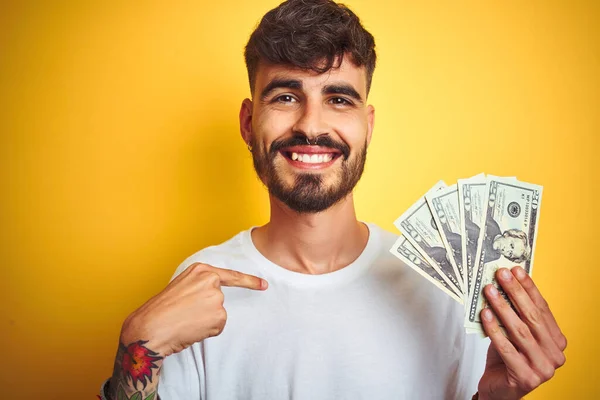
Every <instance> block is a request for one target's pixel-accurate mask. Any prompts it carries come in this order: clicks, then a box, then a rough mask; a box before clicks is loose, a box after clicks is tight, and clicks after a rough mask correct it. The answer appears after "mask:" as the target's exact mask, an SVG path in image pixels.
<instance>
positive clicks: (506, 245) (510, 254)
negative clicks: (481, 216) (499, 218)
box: [494, 236, 525, 259]
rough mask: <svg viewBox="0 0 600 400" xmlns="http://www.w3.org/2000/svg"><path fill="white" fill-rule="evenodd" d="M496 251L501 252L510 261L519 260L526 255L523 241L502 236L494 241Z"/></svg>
mask: <svg viewBox="0 0 600 400" xmlns="http://www.w3.org/2000/svg"><path fill="white" fill-rule="evenodd" d="M494 249H496V250H499V251H500V253H502V255H503V256H504V257H506V258H508V259H511V258H519V257H521V256H522V255H523V254H524V253H525V244H524V243H523V239H519V238H514V237H511V236H500V237H499V238H498V239H496V240H495V241H494Z"/></svg>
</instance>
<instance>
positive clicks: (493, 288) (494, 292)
mask: <svg viewBox="0 0 600 400" xmlns="http://www.w3.org/2000/svg"><path fill="white" fill-rule="evenodd" d="M488 293H489V294H490V296H493V297H496V296H498V289H496V286H494V285H490V288H489V289H488Z"/></svg>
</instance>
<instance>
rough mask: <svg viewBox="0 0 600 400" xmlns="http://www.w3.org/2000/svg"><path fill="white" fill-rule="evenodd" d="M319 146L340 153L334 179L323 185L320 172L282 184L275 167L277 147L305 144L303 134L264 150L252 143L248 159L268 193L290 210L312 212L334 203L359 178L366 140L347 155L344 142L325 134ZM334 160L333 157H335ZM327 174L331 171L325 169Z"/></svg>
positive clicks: (363, 162)
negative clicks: (250, 155)
mask: <svg viewBox="0 0 600 400" xmlns="http://www.w3.org/2000/svg"><path fill="white" fill-rule="evenodd" d="M317 139H318V143H319V145H320V146H325V147H329V148H332V149H337V150H339V151H340V152H341V153H342V155H341V156H340V157H339V158H340V159H341V165H340V167H339V169H338V170H337V171H336V172H335V174H336V177H335V178H334V182H333V183H332V184H330V185H329V187H326V186H325V184H324V182H323V181H324V179H323V176H322V174H320V173H296V174H295V175H296V176H295V177H294V183H293V184H292V185H291V186H289V185H287V184H286V183H285V181H284V179H283V177H282V176H281V175H282V171H280V170H278V169H277V167H276V166H275V159H276V157H277V156H278V155H279V156H280V157H282V155H281V154H280V153H279V150H280V149H282V148H285V147H290V146H296V145H303V144H306V138H304V137H303V136H294V137H292V138H289V139H285V140H284V139H280V140H276V141H274V142H273V143H272V144H271V148H270V149H269V151H268V152H267V151H266V150H265V149H263V148H261V147H260V146H259V144H258V143H256V142H254V141H253V143H252V160H253V163H254V169H255V171H256V173H257V175H258V177H259V179H260V180H261V181H262V182H263V183H264V184H265V186H266V187H267V189H268V190H269V193H270V194H272V195H273V196H275V197H276V198H277V199H279V200H280V201H281V202H283V203H284V204H285V205H287V206H288V207H289V208H290V209H292V210H294V211H296V212H298V213H301V214H314V213H318V212H321V211H324V210H327V209H328V208H330V207H331V206H333V205H335V204H337V203H338V202H340V201H341V200H342V199H344V198H345V197H346V196H348V194H350V193H351V192H352V190H353V189H354V187H355V186H356V184H357V183H358V181H359V180H360V178H361V176H362V174H363V171H364V168H365V162H366V160H367V142H366V140H365V144H364V146H363V147H362V149H360V150H359V151H358V153H357V154H356V155H355V156H354V157H351V154H350V148H349V147H348V145H347V144H345V143H342V142H337V141H334V140H333V139H331V138H330V137H329V136H324V137H319V138H317ZM336 162H337V160H336ZM329 173H330V174H331V172H329Z"/></svg>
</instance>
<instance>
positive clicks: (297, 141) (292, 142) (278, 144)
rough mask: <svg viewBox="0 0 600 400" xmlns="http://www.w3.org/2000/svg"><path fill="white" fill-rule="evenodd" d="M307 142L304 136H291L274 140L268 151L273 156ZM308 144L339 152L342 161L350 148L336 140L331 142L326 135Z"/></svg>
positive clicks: (348, 153) (346, 156) (347, 155)
mask: <svg viewBox="0 0 600 400" xmlns="http://www.w3.org/2000/svg"><path fill="white" fill-rule="evenodd" d="M308 141H309V139H307V137H306V136H299V135H296V136H293V137H291V138H287V139H276V140H274V141H273V143H271V148H270V149H269V153H271V154H272V155H274V154H275V153H277V152H278V151H280V150H281V149H284V148H286V147H291V146H302V145H306V144H307V143H308ZM310 144H311V145H318V146H323V147H328V148H330V149H336V150H339V151H340V153H342V155H343V156H344V160H346V159H348V157H349V156H350V146H348V145H347V144H346V143H344V142H338V141H336V140H333V139H332V138H331V137H330V136H328V135H323V136H317V137H316V138H315V139H314V141H312V143H310Z"/></svg>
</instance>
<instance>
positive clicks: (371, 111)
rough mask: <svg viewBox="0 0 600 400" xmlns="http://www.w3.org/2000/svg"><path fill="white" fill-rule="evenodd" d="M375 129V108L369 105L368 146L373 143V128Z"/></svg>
mask: <svg viewBox="0 0 600 400" xmlns="http://www.w3.org/2000/svg"><path fill="white" fill-rule="evenodd" d="M374 127H375V107H373V106H372V105H369V106H368V107H367V146H368V145H369V144H370V143H371V136H372V135H373V128H374Z"/></svg>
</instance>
